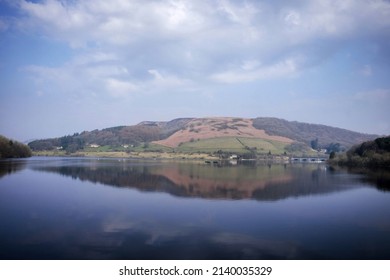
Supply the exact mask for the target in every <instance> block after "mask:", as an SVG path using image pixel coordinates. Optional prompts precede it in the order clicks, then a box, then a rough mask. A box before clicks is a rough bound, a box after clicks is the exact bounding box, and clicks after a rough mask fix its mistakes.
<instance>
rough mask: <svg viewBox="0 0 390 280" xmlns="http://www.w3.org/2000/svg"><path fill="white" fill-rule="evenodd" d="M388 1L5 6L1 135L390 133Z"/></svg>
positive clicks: (97, 1)
mask: <svg viewBox="0 0 390 280" xmlns="http://www.w3.org/2000/svg"><path fill="white" fill-rule="evenodd" d="M389 108H390V1H389V0H343V1H336V0H335V1H331V0H316V1H311V0H297V1H291V0H280V1H255V0H253V1H252V0H247V1H238V0H207V1H206V0H187V1H184V0H183V1H181V0H169V1H168V0H166V1H165V0H150V1H145V0H142V1H141V0H110V1H107V0H35V1H31V0H30V1H26V0H0V134H2V135H4V136H6V137H9V138H12V139H15V140H19V141H23V142H24V141H28V140H33V139H42V138H48V137H59V136H64V135H71V134H73V133H75V132H82V131H90V130H94V129H103V128H107V127H113V126H119V125H134V124H137V123H139V122H141V121H145V120H150V121H152V120H153V121H169V120H172V119H174V118H180V117H212V116H232V117H245V118H255V117H277V118H282V119H286V120H289V121H300V122H307V123H316V124H324V125H330V126H334V127H341V128H345V129H349V130H353V131H358V132H363V133H373V134H380V135H389V134H390V110H389Z"/></svg>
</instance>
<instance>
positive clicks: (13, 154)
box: [0, 135, 32, 158]
mask: <svg viewBox="0 0 390 280" xmlns="http://www.w3.org/2000/svg"><path fill="white" fill-rule="evenodd" d="M31 155H32V153H31V150H30V148H29V147H28V146H27V145H24V144H22V143H19V142H17V141H14V140H11V139H8V138H6V137H4V136H2V135H0V158H25V157H31Z"/></svg>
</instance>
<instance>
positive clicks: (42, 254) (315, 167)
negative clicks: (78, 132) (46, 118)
mask: <svg viewBox="0 0 390 280" xmlns="http://www.w3.org/2000/svg"><path fill="white" fill-rule="evenodd" d="M389 183H390V175H389V172H388V171H383V170H382V171H367V170H357V171H354V172H347V171H345V170H334V169H332V168H329V167H328V166H326V165H325V164H303V165H302V164H287V165H256V164H254V163H248V164H236V163H231V164H229V163H223V164H218V165H217V164H215V165H213V164H206V163H203V162H197V163H188V162H181V163H180V162H162V161H136V160H123V159H87V158H42V157H41V158H31V159H27V160H11V161H10V160H6V161H0V259H390V191H389V190H390V184H389Z"/></svg>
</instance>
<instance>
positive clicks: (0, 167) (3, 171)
mask: <svg viewBox="0 0 390 280" xmlns="http://www.w3.org/2000/svg"><path fill="white" fill-rule="evenodd" d="M25 167H26V161H25V160H15V159H12V160H0V178H1V177H3V176H6V175H11V174H12V173H15V172H18V171H21V170H23V169H24V168H25Z"/></svg>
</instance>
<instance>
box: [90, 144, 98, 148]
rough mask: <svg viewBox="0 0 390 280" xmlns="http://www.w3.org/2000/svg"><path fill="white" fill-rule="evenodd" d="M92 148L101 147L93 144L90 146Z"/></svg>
mask: <svg viewBox="0 0 390 280" xmlns="http://www.w3.org/2000/svg"><path fill="white" fill-rule="evenodd" d="M89 146H90V147H91V148H99V147H100V145H98V144H91V145H89Z"/></svg>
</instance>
